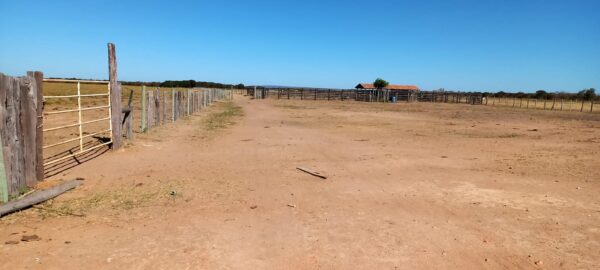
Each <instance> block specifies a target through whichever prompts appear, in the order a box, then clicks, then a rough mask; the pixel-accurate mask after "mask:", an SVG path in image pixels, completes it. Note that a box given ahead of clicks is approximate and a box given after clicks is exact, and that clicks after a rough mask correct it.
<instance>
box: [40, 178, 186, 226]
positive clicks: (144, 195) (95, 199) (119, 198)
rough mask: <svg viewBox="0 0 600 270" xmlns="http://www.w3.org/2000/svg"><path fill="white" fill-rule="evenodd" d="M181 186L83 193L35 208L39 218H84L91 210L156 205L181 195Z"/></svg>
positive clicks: (138, 187) (126, 188)
mask: <svg viewBox="0 0 600 270" xmlns="http://www.w3.org/2000/svg"><path fill="white" fill-rule="evenodd" d="M180 185H181V183H178V182H176V181H170V182H169V183H161V182H157V183H154V184H152V185H148V184H142V183H138V184H136V185H134V186H129V187H122V188H118V189H110V190H105V191H99V192H94V193H92V194H85V195H83V196H81V197H77V198H73V199H67V200H59V201H54V200H50V201H47V202H46V203H44V204H42V205H40V206H37V207H36V209H38V211H39V212H38V213H39V215H40V216H41V217H44V218H45V217H50V216H85V215H86V214H87V213H88V212H89V211H91V210H106V209H108V210H131V209H135V208H139V207H146V206H151V205H155V204H157V203H160V202H164V201H166V200H171V199H176V198H178V197H179V196H180V194H179V192H178V190H181V188H180Z"/></svg>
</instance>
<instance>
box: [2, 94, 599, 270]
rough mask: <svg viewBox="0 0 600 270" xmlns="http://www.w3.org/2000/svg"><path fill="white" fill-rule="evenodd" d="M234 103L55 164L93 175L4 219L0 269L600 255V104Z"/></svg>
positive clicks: (566, 259)
mask: <svg viewBox="0 0 600 270" xmlns="http://www.w3.org/2000/svg"><path fill="white" fill-rule="evenodd" d="M235 104H237V105H239V106H241V110H242V111H243V114H244V115H243V116H236V114H237V113H232V110H235V108H234V107H233V106H231V105H226V104H220V105H218V106H216V107H213V108H211V109H209V110H208V111H205V112H203V113H202V114H201V115H200V116H196V117H193V118H192V119H189V120H186V121H183V122H180V123H176V124H172V125H168V126H165V127H161V128H158V129H156V130H155V131H154V132H153V133H152V134H149V135H138V136H137V138H136V140H135V141H133V143H131V144H130V145H128V146H127V147H126V148H125V149H124V150H123V151H119V152H117V153H109V154H105V155H103V156H101V157H99V158H97V159H95V160H92V161H90V162H88V163H85V164H83V165H81V166H78V167H76V168H74V169H72V170H70V171H68V172H66V173H65V174H64V175H59V176H56V177H54V179H51V180H49V183H53V182H55V181H58V180H59V178H62V179H70V178H74V177H84V178H85V179H86V180H85V185H84V186H83V187H82V188H79V189H77V190H75V191H73V192H70V193H68V194H66V195H64V196H62V197H61V198H59V199H57V200H55V201H54V202H52V203H51V204H50V203H49V204H46V205H45V206H43V207H42V209H37V208H36V209H29V210H27V211H23V212H21V213H17V214H14V215H12V216H9V217H6V218H2V219H1V220H0V228H1V230H0V241H1V242H0V269H82V268H91V269H535V268H547V269H598V268H599V267H600V228H599V224H600V199H599V198H598V194H600V183H599V182H598V181H599V180H600V170H598V168H600V159H599V158H598V157H599V156H600V117H599V116H600V115H590V114H579V113H557V112H540V111H527V110H510V109H505V108H489V107H480V106H469V105H454V104H367V103H354V102H313V101H276V100H260V101H259V100H249V99H247V98H245V97H241V96H238V97H236V99H235ZM216 116H217V117H216ZM234 122H235V123H234ZM298 166H301V167H306V168H311V169H314V170H316V171H319V172H321V173H322V174H325V175H327V176H328V178H327V179H326V180H323V179H320V178H316V177H314V176H311V175H308V174H306V173H303V172H300V171H298V170H296V167H298ZM34 234H35V235H37V236H39V237H40V238H41V239H40V240H38V241H29V242H24V241H21V238H22V237H23V236H24V235H34ZM11 241H12V242H11Z"/></svg>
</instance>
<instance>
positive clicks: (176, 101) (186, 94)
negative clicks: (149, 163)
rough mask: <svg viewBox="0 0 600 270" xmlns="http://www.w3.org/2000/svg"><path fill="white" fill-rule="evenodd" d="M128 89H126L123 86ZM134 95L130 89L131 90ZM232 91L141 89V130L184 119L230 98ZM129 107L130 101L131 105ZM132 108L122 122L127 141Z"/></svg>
mask: <svg viewBox="0 0 600 270" xmlns="http://www.w3.org/2000/svg"><path fill="white" fill-rule="evenodd" d="M125 89H126V90H127V89H128V88H127V87H125ZM130 95H132V96H133V90H130ZM232 97H233V91H230V90H225V89H213V88H192V89H164V88H163V89H161V88H158V87H157V88H156V89H153V90H148V89H147V88H146V87H145V86H143V87H142V93H141V108H140V117H141V121H140V131H141V132H148V130H150V129H152V128H153V127H156V126H159V125H163V124H165V123H170V122H175V121H177V120H179V119H181V118H183V117H186V116H190V115H193V114H194V113H196V112H199V111H200V110H201V109H203V108H205V107H207V106H210V105H211V104H212V103H214V102H216V101H219V100H224V99H231V98H232ZM130 104H131V102H130ZM133 111H135V109H133V108H132V113H131V114H130V115H131V116H130V118H128V119H125V121H124V124H125V130H126V132H125V133H126V134H127V137H128V138H131V136H133V135H132V134H133V128H134V126H135V124H134V121H133V117H134V113H133Z"/></svg>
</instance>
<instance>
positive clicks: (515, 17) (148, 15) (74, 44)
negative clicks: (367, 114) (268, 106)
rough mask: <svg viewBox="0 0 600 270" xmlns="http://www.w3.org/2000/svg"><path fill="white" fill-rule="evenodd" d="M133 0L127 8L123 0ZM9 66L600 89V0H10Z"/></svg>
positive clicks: (124, 75) (4, 34)
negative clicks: (114, 65) (113, 62)
mask: <svg viewBox="0 0 600 270" xmlns="http://www.w3.org/2000/svg"><path fill="white" fill-rule="evenodd" d="M125 2H127V3H125ZM0 14H2V16H0V72H3V73H6V74H10V75H22V74H23V73H24V72H25V71H27V70H41V71H43V72H44V73H45V76H46V77H50V76H52V77H81V78H97V79H105V78H107V76H108V75H107V69H108V68H107V55H106V51H107V49H106V43H107V42H114V43H115V44H116V46H117V56H118V64H119V79H121V80H143V81H162V80H167V79H194V80H201V81H215V82H224V83H240V82H242V83H244V84H270V85H273V84H276V85H292V86H315V87H337V88H351V87H354V85H355V84H356V83H358V82H372V81H373V80H374V79H375V78H377V77H382V78H384V79H386V80H388V81H390V82H391V83H397V84H416V85H418V86H420V87H421V88H424V89H433V88H441V87H443V88H446V89H453V90H490V91H498V90H508V91H535V90H537V89H546V90H549V91H561V90H564V91H578V90H581V89H583V88H588V87H595V88H597V89H598V88H600V1H597V0H587V1H586V0H571V1H568V0H564V1H555V0H527V1H524V0H523V1H521V0H507V1H497V0H462V1H458V0H457V1H453V0H438V1H417V0H412V1H379V0H371V1H366V0H363V1H352V0H347V1H341V0H339V1H327V0H320V1H316V0H297V1H283V0H277V1H276V0H271V1H226V0H224V1H58V0H56V1H12V0H0Z"/></svg>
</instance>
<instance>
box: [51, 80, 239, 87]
mask: <svg viewBox="0 0 600 270" xmlns="http://www.w3.org/2000/svg"><path fill="white" fill-rule="evenodd" d="M49 79H61V80H79V81H107V80H94V79H80V78H49ZM120 83H121V84H123V85H133V86H141V85H145V86H151V87H177V88H194V87H205V88H221V89H231V88H234V89H245V88H246V86H244V84H242V83H240V84H236V85H234V84H223V83H216V82H202V81H195V80H181V81H171V80H168V81H164V82H142V81H120Z"/></svg>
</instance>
